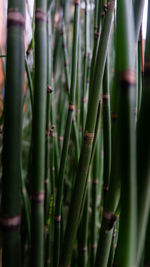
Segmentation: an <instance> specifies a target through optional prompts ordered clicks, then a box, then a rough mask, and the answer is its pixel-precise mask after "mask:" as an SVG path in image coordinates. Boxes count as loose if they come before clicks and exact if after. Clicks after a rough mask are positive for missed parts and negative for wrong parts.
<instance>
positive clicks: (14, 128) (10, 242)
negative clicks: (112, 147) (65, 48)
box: [0, 0, 25, 267]
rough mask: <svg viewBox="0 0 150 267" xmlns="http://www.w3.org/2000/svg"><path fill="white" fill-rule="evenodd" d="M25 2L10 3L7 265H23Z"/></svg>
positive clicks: (6, 109)
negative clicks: (22, 164) (22, 159)
mask: <svg viewBox="0 0 150 267" xmlns="http://www.w3.org/2000/svg"><path fill="white" fill-rule="evenodd" d="M24 12H25V2H24V1H21V2H20V1H16V0H10V1H8V12H7V64H6V88H5V103H4V137H3V154H2V165H3V175H2V206H1V209H2V210H1V218H0V221H1V226H2V229H3V259H2V260H3V266H5V267H7V266H10V267H11V266H12V267H14V266H16V267H17V266H18V267H19V266H20V264H21V262H20V254H21V251H20V248H21V247H20V245H21V244H20V222H21V198H20V196H21V138H22V130H21V128H22V97H23V85H24V51H25V47H24V26H25V17H24Z"/></svg>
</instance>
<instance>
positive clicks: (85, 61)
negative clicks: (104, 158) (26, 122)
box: [81, 0, 89, 133]
mask: <svg viewBox="0 0 150 267" xmlns="http://www.w3.org/2000/svg"><path fill="white" fill-rule="evenodd" d="M88 13H89V12H88V0H86V1H85V26H84V36H85V38H84V42H85V43H84V59H83V82H82V97H81V125H82V133H84V128H85V122H86V106H87V99H86V97H87V67H88V52H89V51H88V50H89V32H88V27H89V18H88V15H89V14H88Z"/></svg>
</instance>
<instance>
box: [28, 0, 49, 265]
mask: <svg viewBox="0 0 150 267" xmlns="http://www.w3.org/2000/svg"><path fill="white" fill-rule="evenodd" d="M35 4H36V7H35V87H34V111H33V164H32V181H31V260H30V264H31V266H32V267H34V266H36V267H42V266H43V264H44V174H45V173H44V172H45V127H46V88H47V87H46V85H47V13H46V12H47V1H46V0H36V3H35Z"/></svg>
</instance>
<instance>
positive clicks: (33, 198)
mask: <svg viewBox="0 0 150 267" xmlns="http://www.w3.org/2000/svg"><path fill="white" fill-rule="evenodd" d="M30 199H31V201H32V202H35V203H43V202H44V192H40V193H36V194H33V195H31V197H30Z"/></svg>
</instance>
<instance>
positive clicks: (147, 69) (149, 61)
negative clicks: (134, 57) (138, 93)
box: [144, 60, 150, 78]
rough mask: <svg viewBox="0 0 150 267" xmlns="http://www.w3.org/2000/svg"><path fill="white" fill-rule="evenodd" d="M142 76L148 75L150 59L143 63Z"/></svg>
mask: <svg viewBox="0 0 150 267" xmlns="http://www.w3.org/2000/svg"><path fill="white" fill-rule="evenodd" d="M144 77H146V78H149V77H150V60H147V61H146V62H145V65H144Z"/></svg>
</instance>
